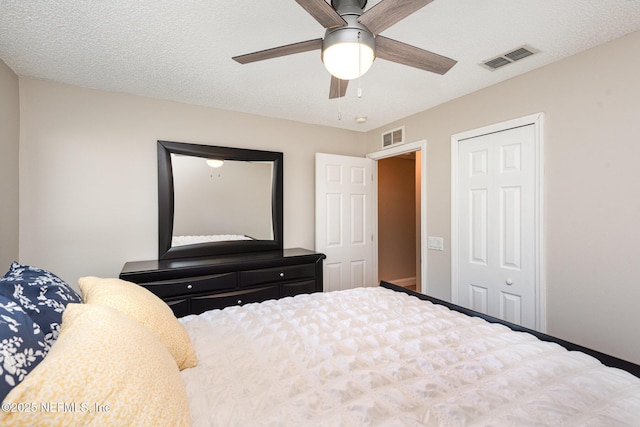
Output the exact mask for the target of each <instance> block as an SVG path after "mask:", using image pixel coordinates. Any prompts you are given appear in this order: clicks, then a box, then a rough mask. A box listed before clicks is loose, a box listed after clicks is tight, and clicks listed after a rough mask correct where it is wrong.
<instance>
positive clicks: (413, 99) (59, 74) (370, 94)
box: [0, 0, 640, 131]
mask: <svg viewBox="0 0 640 427" xmlns="http://www.w3.org/2000/svg"><path fill="white" fill-rule="evenodd" d="M378 2H379V0H370V1H369V3H368V4H367V9H368V8H370V7H372V6H373V5H375V4H376V3H378ZM639 29H640V0H435V1H434V2H433V3H431V4H429V5H427V6H426V7H424V8H422V9H421V10H419V11H418V12H416V13H414V14H413V15H411V16H409V17H408V18H406V19H404V20H402V21H400V22H399V23H397V24H396V25H394V26H393V27H391V28H389V29H388V30H386V31H384V32H383V33H382V35H384V36H387V37H390V38H394V39H396V40H399V41H402V42H405V43H409V44H412V45H415V46H418V47H421V48H423V49H427V50H430V51H433V52H436V53H439V54H442V55H445V56H448V57H450V58H453V59H456V60H458V61H459V62H458V64H457V65H456V66H454V67H453V69H452V70H451V71H449V73H447V74H446V75H444V76H440V75H436V74H432V73H428V72H425V71H421V70H418V69H414V68H411V67H407V66H403V65H399V64H395V63H391V62H387V61H384V60H380V59H378V60H376V62H375V63H374V65H373V67H372V68H371V70H370V71H369V72H368V73H367V74H365V75H364V76H363V77H362V78H361V80H360V82H358V81H352V82H350V84H349V89H348V91H347V96H346V97H345V98H342V99H341V100H329V99H328V92H329V81H330V76H329V74H328V73H327V72H326V71H325V69H324V66H323V65H322V62H321V60H320V53H319V51H313V52H307V53H302V54H298V55H292V56H287V57H282V58H277V59H272V60H268V61H262V62H256V63H252V64H246V65H240V64H237V63H236V62H235V61H233V60H231V57H232V56H235V55H240V54H244V53H250V52H254V51H257V50H262V49H267V48H271V47H276V46H280V45H284V44H289V43H295V42H299V41H304V40H309V39H314V38H319V37H322V36H323V35H324V29H323V28H322V27H321V26H320V24H318V23H317V22H316V21H315V20H314V19H313V18H312V17H311V16H310V15H308V14H307V13H306V12H305V10H304V9H303V8H302V7H300V6H299V5H298V4H297V3H296V2H295V1H294V0H227V1H220V0H153V1H151V0H139V1H131V0H109V1H108V2H107V1H102V0H93V1H91V0H84V1H81V0H56V1H51V0H30V1H21V0H0V58H1V59H2V60H4V62H5V63H6V64H7V65H8V66H9V67H10V68H11V69H12V70H13V71H14V72H15V73H16V74H18V75H20V76H26V77H34V78H39V79H46V80H51V81H56V82H62V83H68V84H73V85H79V86H85V87H90V88H97V89H104V90H109V91H116V92H124V93H132V94H138V95H144V96H148V97H153V98H161V99H169V100H175V101H181V102H185V103H190V104H199V105H206V106H212V107H217V108H222V109H227V110H234V111H242V112H247V113H254V114H260V115H265V116H270V117H279V118H285V119H289V120H295V121H300V122H305V123H315V124H321V125H326V126H333V127H338V128H344V129H352V130H359V131H367V130H370V129H373V128H376V127H380V126H384V125H385V124H387V123H389V122H391V121H394V120H397V119H399V118H402V117H405V116H408V115H411V114H413V113H417V112H419V111H423V110H425V109H428V108H430V107H433V106H435V105H438V104H441V103H443V102H446V101H448V100H450V99H454V98H456V97H459V96H462V95H465V94H467V93H470V92H474V91H476V90H478V89H481V88H483V87H487V86H490V85H493V84H495V83H498V82H500V81H502V80H506V79H509V78H511V77H514V76H516V75H519V74H522V73H525V72H527V71H530V70H532V69H534V68H537V67H540V66H543V65H546V64H549V63H551V62H554V61H557V60H559V59H562V58H565V57H567V56H570V55H573V54H575V53H578V52H580V51H583V50H585V49H588V48H591V47H594V46H597V45H600V44H603V43H606V42H607V41H610V40H613V39H615V38H618V37H621V36H623V35H625V34H627V33H630V32H634V31H638V30H639ZM524 44H527V45H530V46H532V47H534V48H536V49H539V50H540V53H539V54H536V55H535V56H532V57H529V58H526V59H523V60H521V61H520V62H517V63H515V64H512V65H509V66H507V67H504V68H501V69H499V70H497V71H488V70H486V69H484V68H482V67H480V66H479V65H478V64H479V63H481V62H482V61H484V60H487V59H490V58H492V57H494V56H496V55H498V54H502V53H505V52H508V51H510V50H512V49H514V48H517V47H519V46H521V45H524ZM630 54H633V55H638V54H639V53H638V52H631V53H630ZM621 66H624V64H621ZM359 84H360V86H361V88H362V97H361V98H358V97H357V95H356V89H357V87H358V85H359ZM338 111H340V112H341V117H342V118H341V120H338ZM356 116H367V117H368V121H367V122H366V123H365V124H358V123H356V121H355V117H356Z"/></svg>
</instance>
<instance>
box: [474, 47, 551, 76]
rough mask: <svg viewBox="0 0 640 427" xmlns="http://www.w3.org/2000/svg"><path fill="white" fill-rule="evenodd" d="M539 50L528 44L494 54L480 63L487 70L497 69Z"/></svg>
mask: <svg viewBox="0 0 640 427" xmlns="http://www.w3.org/2000/svg"><path fill="white" fill-rule="evenodd" d="M538 52H539V50H537V49H534V48H532V47H530V46H522V47H519V48H517V49H515V50H512V51H511V52H507V53H504V54H502V55H499V56H496V57H495V58H491V59H489V60H487V61H484V62H483V63H482V64H480V65H482V66H483V67H484V68H487V69H489V70H492V71H493V70H497V69H498V68H500V67H504V66H505V65H509V64H512V63H514V62H516V61H519V60H521V59H522V58H526V57H527V56H531V55H533V54H534V53H538Z"/></svg>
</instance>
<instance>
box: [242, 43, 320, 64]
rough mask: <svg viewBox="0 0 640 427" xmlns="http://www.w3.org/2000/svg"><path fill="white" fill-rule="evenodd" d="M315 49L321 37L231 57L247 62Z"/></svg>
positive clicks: (318, 46) (318, 45)
mask: <svg viewBox="0 0 640 427" xmlns="http://www.w3.org/2000/svg"><path fill="white" fill-rule="evenodd" d="M316 49H322V39H313V40H307V41H306V42H300V43H293V44H288V45H285V46H280V47H274V48H272V49H266V50H261V51H259V52H253V53H247V54H246V55H240V56H234V57H233V58H232V59H233V60H234V61H236V62H239V63H241V64H248V63H250V62H256V61H262V60H265V59H271V58H277V57H279V56H286V55H293V54H294V53H302V52H308V51H310V50H316Z"/></svg>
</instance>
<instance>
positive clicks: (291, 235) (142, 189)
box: [20, 78, 364, 284]
mask: <svg viewBox="0 0 640 427" xmlns="http://www.w3.org/2000/svg"><path fill="white" fill-rule="evenodd" d="M20 105H21V118H20V120H21V124H22V129H23V131H22V133H21V136H20V183H21V188H20V196H21V198H20V208H21V216H20V260H21V261H22V262H24V263H30V264H35V265H38V266H41V267H43V268H48V269H50V270H52V271H54V272H55V273H57V274H59V275H60V276H62V277H63V278H64V279H65V280H67V281H68V282H69V283H71V284H75V283H76V281H77V279H78V277H80V276H83V275H97V276H117V275H118V274H119V272H120V269H121V268H122V265H123V264H124V262H125V261H134V260H144V259H155V258H156V257H157V250H158V249H157V247H158V231H157V227H158V225H157V215H158V213H157V166H156V163H157V154H156V141H157V140H158V139H164V140H170V141H182V142H191V143H202V144H211V145H222V146H230V147H243V148H254V149H264V150H274V151H282V152H284V176H285V181H284V221H285V226H284V245H285V246H286V247H298V246H300V247H306V248H310V249H313V247H314V227H315V226H314V204H315V203H314V179H315V175H314V154H315V153H316V152H329V153H334V154H345V155H356V156H362V155H364V139H363V138H364V136H363V135H361V134H356V133H354V132H351V131H344V130H338V129H333V128H327V127H320V126H313V125H306V124H302V123H296V122H291V121H286V120H276V119H270V118H265V117H260V116H255V115H248V114H240V113H235V112H229V111H221V110H216V109H213V108H204V107H198V106H191V105H185V104H179V103H175V102H168V101H160V100H154V99H148V98H143V97H137V96H131V95H124V94H118V93H111V92H102V91H97V90H91V89H83V88H79V87H75V86H68V85H62V84H55V83H50V82H44V81H39V80H33V79H28V78H20Z"/></svg>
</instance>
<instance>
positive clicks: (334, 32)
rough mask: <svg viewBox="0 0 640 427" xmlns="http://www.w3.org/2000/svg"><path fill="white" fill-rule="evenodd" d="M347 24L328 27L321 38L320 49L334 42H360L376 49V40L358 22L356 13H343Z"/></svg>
mask: <svg viewBox="0 0 640 427" xmlns="http://www.w3.org/2000/svg"><path fill="white" fill-rule="evenodd" d="M342 18H343V19H344V20H345V21H346V22H347V25H345V26H343V27H338V28H328V29H327V31H326V32H325V35H324V39H323V40H322V50H324V49H326V48H327V47H329V46H333V45H334V44H336V43H349V42H351V43H361V44H364V45H367V46H369V47H370V48H371V50H373V52H374V53H375V51H376V41H375V38H374V37H373V34H372V33H371V31H369V29H368V28H367V27H365V26H364V25H362V24H361V23H360V22H358V16H357V15H343V16H342Z"/></svg>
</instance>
